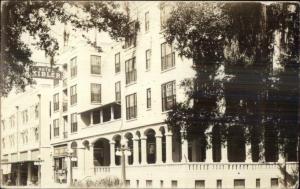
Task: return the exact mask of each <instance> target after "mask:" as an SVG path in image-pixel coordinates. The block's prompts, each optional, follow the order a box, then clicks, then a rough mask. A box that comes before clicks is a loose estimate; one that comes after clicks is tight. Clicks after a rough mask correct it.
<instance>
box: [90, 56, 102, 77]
mask: <svg viewBox="0 0 300 189" xmlns="http://www.w3.org/2000/svg"><path fill="white" fill-rule="evenodd" d="M91 74H98V75H99V74H101V56H96V55H91Z"/></svg>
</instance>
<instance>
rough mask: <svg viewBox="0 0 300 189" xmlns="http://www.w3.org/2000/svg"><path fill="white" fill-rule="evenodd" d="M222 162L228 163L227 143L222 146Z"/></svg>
mask: <svg viewBox="0 0 300 189" xmlns="http://www.w3.org/2000/svg"><path fill="white" fill-rule="evenodd" d="M221 148H222V149H221V162H222V163H227V162H228V155H227V141H225V142H224V144H223V145H221Z"/></svg>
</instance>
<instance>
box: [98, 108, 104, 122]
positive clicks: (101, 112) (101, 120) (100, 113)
mask: <svg viewBox="0 0 300 189" xmlns="http://www.w3.org/2000/svg"><path fill="white" fill-rule="evenodd" d="M99 116H100V119H99V121H100V122H99V123H103V110H99Z"/></svg>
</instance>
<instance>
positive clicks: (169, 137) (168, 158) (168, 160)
mask: <svg viewBox="0 0 300 189" xmlns="http://www.w3.org/2000/svg"><path fill="white" fill-rule="evenodd" d="M172 153H173V152H172V133H171V132H168V133H166V163H172V162H173V158H172Z"/></svg>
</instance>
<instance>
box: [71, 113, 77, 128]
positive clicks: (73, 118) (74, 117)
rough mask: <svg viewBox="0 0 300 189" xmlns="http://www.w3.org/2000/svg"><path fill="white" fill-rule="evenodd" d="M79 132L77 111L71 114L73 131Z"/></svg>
mask: <svg viewBox="0 0 300 189" xmlns="http://www.w3.org/2000/svg"><path fill="white" fill-rule="evenodd" d="M73 132H77V113H74V114H71V133H73Z"/></svg>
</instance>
